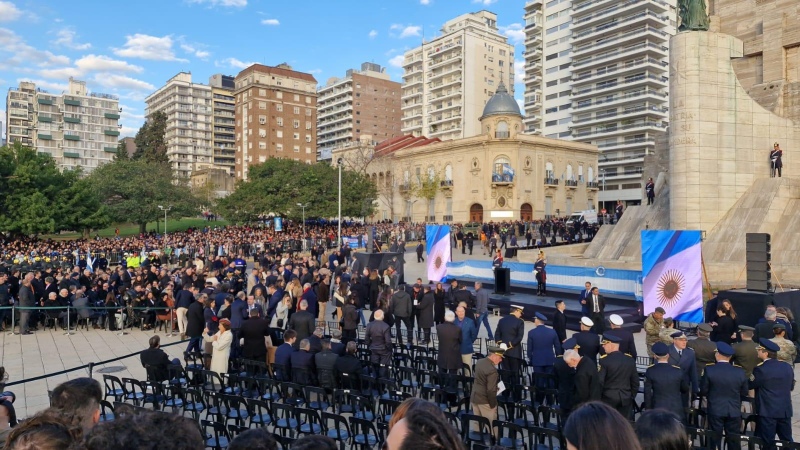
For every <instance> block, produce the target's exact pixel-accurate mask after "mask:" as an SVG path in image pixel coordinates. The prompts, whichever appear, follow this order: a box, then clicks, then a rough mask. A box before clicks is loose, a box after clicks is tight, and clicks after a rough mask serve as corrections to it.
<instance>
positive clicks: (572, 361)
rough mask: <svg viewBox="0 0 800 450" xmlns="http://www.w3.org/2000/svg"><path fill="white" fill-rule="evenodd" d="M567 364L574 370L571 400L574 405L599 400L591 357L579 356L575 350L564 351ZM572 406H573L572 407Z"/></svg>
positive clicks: (594, 366)
mask: <svg viewBox="0 0 800 450" xmlns="http://www.w3.org/2000/svg"><path fill="white" fill-rule="evenodd" d="M564 359H565V361H566V362H567V364H568V365H569V366H570V367H572V368H573V369H574V370H575V374H574V386H573V391H572V402H573V405H574V406H578V405H580V404H582V403H586V402H590V401H593V400H599V398H598V378H597V376H598V373H597V364H596V363H595V362H594V360H593V359H591V358H586V357H581V355H580V353H578V351H577V350H572V351H570V352H569V354H567V353H566V351H565V353H564ZM574 406H573V407H574Z"/></svg>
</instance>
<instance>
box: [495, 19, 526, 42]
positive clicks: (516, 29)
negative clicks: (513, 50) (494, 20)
mask: <svg viewBox="0 0 800 450" xmlns="http://www.w3.org/2000/svg"><path fill="white" fill-rule="evenodd" d="M499 30H500V33H501V34H504V35H506V36H508V40H509V41H510V42H511V43H512V44H521V43H523V42H524V41H525V27H523V26H522V24H520V23H512V24H511V25H509V26H507V27H499Z"/></svg>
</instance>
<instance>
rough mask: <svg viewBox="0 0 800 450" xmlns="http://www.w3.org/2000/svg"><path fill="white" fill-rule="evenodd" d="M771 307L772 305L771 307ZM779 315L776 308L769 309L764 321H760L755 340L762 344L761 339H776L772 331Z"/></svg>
mask: <svg viewBox="0 0 800 450" xmlns="http://www.w3.org/2000/svg"><path fill="white" fill-rule="evenodd" d="M770 306H771V305H770ZM777 319H778V313H777V311H776V310H775V307H774V306H773V307H771V308H770V307H767V311H766V312H765V313H764V321H763V322H761V321H759V323H758V325H756V330H755V334H754V336H753V340H754V341H756V342H761V339H762V338H763V339H772V338H774V337H775V332H774V331H772V326H773V325H775V324H776V323H777Z"/></svg>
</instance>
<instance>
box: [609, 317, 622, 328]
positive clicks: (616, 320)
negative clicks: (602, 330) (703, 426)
mask: <svg viewBox="0 0 800 450" xmlns="http://www.w3.org/2000/svg"><path fill="white" fill-rule="evenodd" d="M608 321H609V322H611V323H613V324H614V325H616V326H618V327H619V326H622V324H623V323H625V321H623V320H622V317H620V315H619V314H612V315H610V316H608Z"/></svg>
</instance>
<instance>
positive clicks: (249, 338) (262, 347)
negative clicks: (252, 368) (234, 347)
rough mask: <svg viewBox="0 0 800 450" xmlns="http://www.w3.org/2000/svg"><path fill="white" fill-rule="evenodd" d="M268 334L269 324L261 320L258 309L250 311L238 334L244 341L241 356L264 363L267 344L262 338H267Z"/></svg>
mask: <svg viewBox="0 0 800 450" xmlns="http://www.w3.org/2000/svg"><path fill="white" fill-rule="evenodd" d="M269 332H270V328H269V323H268V322H267V321H266V320H264V319H262V318H261V313H260V311H259V310H258V309H252V310H250V318H249V319H247V320H246V321H245V322H244V323H243V324H242V329H241V330H240V333H239V334H240V336H241V338H242V340H243V341H244V343H243V344H242V356H243V357H244V358H246V359H250V360H254V361H261V362H264V361H266V358H267V344H266V342H265V340H264V338H265V337H266V336H269Z"/></svg>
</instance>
